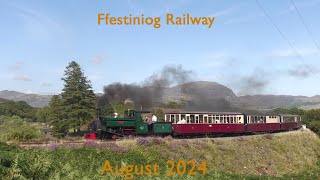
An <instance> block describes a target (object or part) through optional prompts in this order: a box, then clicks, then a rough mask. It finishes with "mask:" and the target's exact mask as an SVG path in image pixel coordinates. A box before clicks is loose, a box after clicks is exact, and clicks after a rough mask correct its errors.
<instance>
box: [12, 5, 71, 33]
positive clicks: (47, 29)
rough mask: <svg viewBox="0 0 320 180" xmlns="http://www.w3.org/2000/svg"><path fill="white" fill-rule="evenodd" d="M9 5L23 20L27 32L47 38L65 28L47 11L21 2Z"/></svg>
mask: <svg viewBox="0 0 320 180" xmlns="http://www.w3.org/2000/svg"><path fill="white" fill-rule="evenodd" d="M9 5H10V6H11V8H12V9H13V12H14V13H15V15H17V16H18V17H19V18H20V19H21V20H22V22H23V28H24V29H25V32H27V33H29V35H31V36H33V37H41V38H46V37H50V36H51V35H52V34H54V33H57V32H63V31H64V29H65V28H64V27H63V25H62V24H61V23H59V22H58V21H56V20H55V19H54V18H52V17H50V16H49V15H47V14H46V13H43V12H41V11H39V10H35V9H31V8H27V7H23V6H21V5H19V4H14V3H10V4H9Z"/></svg>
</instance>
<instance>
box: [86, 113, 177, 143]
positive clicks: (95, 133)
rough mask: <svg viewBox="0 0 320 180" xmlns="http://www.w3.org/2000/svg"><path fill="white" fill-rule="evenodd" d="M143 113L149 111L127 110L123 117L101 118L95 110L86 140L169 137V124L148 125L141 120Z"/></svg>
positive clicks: (170, 125)
mask: <svg viewBox="0 0 320 180" xmlns="http://www.w3.org/2000/svg"><path fill="white" fill-rule="evenodd" d="M143 113H150V112H149V111H136V110H127V111H125V112H124V116H123V117H110V116H106V117H102V116H100V111H99V110H97V118H96V119H95V120H94V121H92V122H91V123H90V125H89V131H90V133H88V134H86V135H85V138H86V139H95V138H96V137H97V138H102V139H108V138H112V139H116V138H118V137H126V136H127V137H130V136H135V135H139V136H143V135H152V134H154V135H159V134H161V135H169V134H172V124H171V123H170V122H154V123H152V124H150V125H148V124H147V123H146V122H144V121H143V119H142V114H143Z"/></svg>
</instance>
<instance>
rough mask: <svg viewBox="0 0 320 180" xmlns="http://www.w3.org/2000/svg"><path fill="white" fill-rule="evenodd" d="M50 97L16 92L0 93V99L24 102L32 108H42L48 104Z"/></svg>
mask: <svg viewBox="0 0 320 180" xmlns="http://www.w3.org/2000/svg"><path fill="white" fill-rule="evenodd" d="M51 97H52V95H38V94H25V93H21V92H17V91H8V90H4V91H0V98H3V99H7V100H12V101H25V102H27V103H28V104H29V105H31V106H33V107H44V106H47V105H48V104H49V101H50V99H51Z"/></svg>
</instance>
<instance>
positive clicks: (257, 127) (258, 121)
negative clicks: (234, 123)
mask: <svg viewBox="0 0 320 180" xmlns="http://www.w3.org/2000/svg"><path fill="white" fill-rule="evenodd" d="M245 123H246V131H247V132H262V131H266V132H268V131H270V132H271V131H280V116H271V115H270V116H269V115H247V116H246V122H245Z"/></svg>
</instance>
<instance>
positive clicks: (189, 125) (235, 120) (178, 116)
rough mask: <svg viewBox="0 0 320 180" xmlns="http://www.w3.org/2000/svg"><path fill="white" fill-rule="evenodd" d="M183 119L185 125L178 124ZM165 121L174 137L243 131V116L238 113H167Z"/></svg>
mask: <svg viewBox="0 0 320 180" xmlns="http://www.w3.org/2000/svg"><path fill="white" fill-rule="evenodd" d="M184 119H185V120H186V121H185V123H179V122H181V121H182V120H184ZM165 121H166V122H171V123H172V129H173V133H174V134H176V135H185V134H212V133H239V132H243V131H244V114H242V113H238V112H234V113H230V112H196V111H167V112H165Z"/></svg>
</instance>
